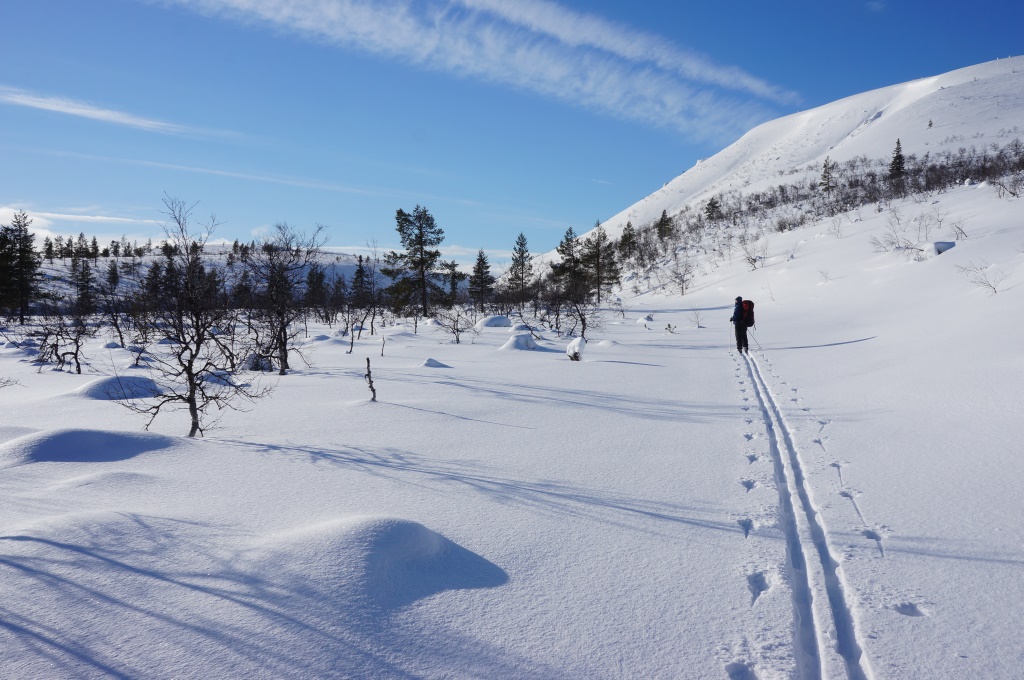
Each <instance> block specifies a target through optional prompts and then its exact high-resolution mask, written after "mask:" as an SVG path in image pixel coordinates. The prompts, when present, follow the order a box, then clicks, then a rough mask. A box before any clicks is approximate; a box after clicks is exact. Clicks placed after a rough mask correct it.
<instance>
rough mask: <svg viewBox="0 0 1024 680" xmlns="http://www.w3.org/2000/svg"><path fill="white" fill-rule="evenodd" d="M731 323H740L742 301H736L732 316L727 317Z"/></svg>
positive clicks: (741, 318)
mask: <svg viewBox="0 0 1024 680" xmlns="http://www.w3.org/2000/svg"><path fill="white" fill-rule="evenodd" d="M729 321H732V322H733V323H740V322H742V321H743V301H742V300H741V301H740V302H737V303H736V306H735V307H734V308H733V310H732V318H731V319H729Z"/></svg>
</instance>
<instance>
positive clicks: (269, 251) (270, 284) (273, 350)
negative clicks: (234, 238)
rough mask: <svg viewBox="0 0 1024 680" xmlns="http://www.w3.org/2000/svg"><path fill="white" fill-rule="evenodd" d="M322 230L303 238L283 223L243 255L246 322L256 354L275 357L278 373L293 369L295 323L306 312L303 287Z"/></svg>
mask: <svg viewBox="0 0 1024 680" xmlns="http://www.w3.org/2000/svg"><path fill="white" fill-rule="evenodd" d="M323 231H324V227H323V226H320V225H317V227H316V229H315V230H314V231H313V233H312V234H311V235H309V236H307V235H306V234H304V233H302V232H299V231H296V230H295V229H294V228H292V227H290V226H289V225H288V224H286V223H284V222H281V223H278V224H277V225H275V226H274V230H273V231H272V232H271V234H270V235H269V236H267V237H266V238H264V239H262V240H260V241H258V242H257V243H256V246H255V247H254V248H253V249H252V251H251V252H249V253H248V255H246V256H245V257H244V258H242V263H243V265H244V266H245V268H246V270H247V271H248V272H249V274H250V280H251V282H252V286H253V297H252V309H251V310H250V312H249V322H250V324H251V325H252V330H253V332H254V334H255V335H256V337H257V338H258V345H257V352H258V353H259V354H260V355H261V356H262V357H265V358H270V357H273V358H274V359H276V360H277V366H278V373H279V374H280V375H284V374H285V373H286V372H287V371H288V369H289V368H290V367H291V366H290V364H289V362H288V355H289V353H290V352H297V351H298V350H297V347H296V342H295V339H296V338H297V337H298V335H299V332H300V329H299V326H298V324H297V322H298V321H299V320H300V319H302V318H303V316H304V315H305V313H306V305H305V304H304V292H305V289H304V285H305V283H306V280H307V275H308V274H309V271H310V269H311V268H312V267H314V266H315V265H316V264H317V260H318V259H319V257H320V252H321V251H320V248H321V246H323V244H324V243H325V242H326V239H325V238H324V237H323ZM300 356H301V355H300Z"/></svg>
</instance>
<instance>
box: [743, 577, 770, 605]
mask: <svg viewBox="0 0 1024 680" xmlns="http://www.w3.org/2000/svg"><path fill="white" fill-rule="evenodd" d="M747 587H748V588H749V589H750V594H751V600H750V606H751V607H753V606H754V603H755V602H757V598H759V597H761V595H762V593H766V592H768V589H769V588H770V587H771V586H770V585H769V584H768V578H767V577H766V576H765V573H764V572H763V571H755V572H754V573H753V574H750V575H749V576H747Z"/></svg>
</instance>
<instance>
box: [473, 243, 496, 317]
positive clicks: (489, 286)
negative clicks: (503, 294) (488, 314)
mask: <svg viewBox="0 0 1024 680" xmlns="http://www.w3.org/2000/svg"><path fill="white" fill-rule="evenodd" d="M493 292H494V277H493V276H492V275H491V265H490V263H489V262H488V261H487V255H486V253H484V250H483V248H481V249H480V250H479V251H478V252H477V254H476V262H475V263H474V264H473V273H472V274H470V275H469V297H470V298H471V299H472V300H473V302H474V303H475V304H476V308H477V309H478V310H480V311H483V309H484V305H485V304H486V303H487V300H488V299H489V298H490V297H491V293H493Z"/></svg>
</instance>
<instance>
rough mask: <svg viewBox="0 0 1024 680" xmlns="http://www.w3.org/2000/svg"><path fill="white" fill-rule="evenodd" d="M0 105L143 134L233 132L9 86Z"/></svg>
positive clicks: (0, 93)
mask: <svg viewBox="0 0 1024 680" xmlns="http://www.w3.org/2000/svg"><path fill="white" fill-rule="evenodd" d="M0 103H3V104H9V105H11V106H24V107H28V108H32V109H41V110H43V111H52V112H54V113H63V114H65V115H68V116H77V117H79V118H89V119H91V120H98V121H102V122H104V123H111V124H113V125H123V126H126V127H131V128H136V129H138V130H145V131H147V132H158V133H160V134H165V135H177V136H186V137H211V136H233V135H234V133H230V132H226V131H220V130H204V129H201V128H194V127H187V126H184V125H177V124H175V123H168V122H166V121H162V120H156V119H154V118H144V117H142V116H136V115H134V114H131V113H125V112H124V111H116V110H114V109H106V108H103V107H100V106H94V105H92V104H88V103H86V102H81V101H76V100H74V99H67V98H65V97H53V96H47V95H40V94H35V93H32V92H28V91H26V90H21V89H17V88H13V87H5V86H0Z"/></svg>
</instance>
